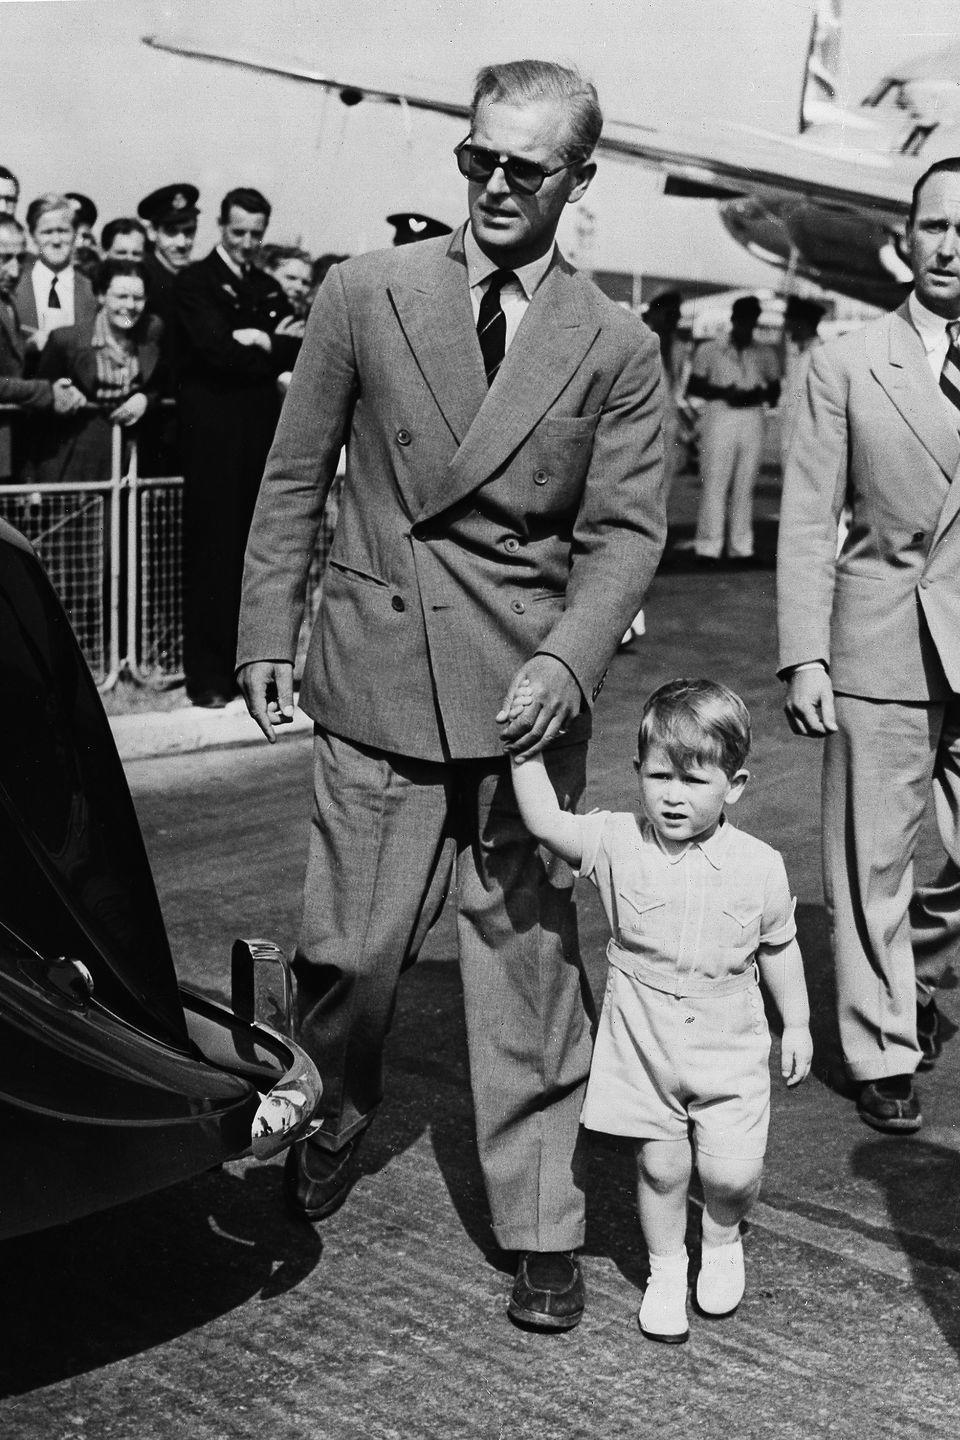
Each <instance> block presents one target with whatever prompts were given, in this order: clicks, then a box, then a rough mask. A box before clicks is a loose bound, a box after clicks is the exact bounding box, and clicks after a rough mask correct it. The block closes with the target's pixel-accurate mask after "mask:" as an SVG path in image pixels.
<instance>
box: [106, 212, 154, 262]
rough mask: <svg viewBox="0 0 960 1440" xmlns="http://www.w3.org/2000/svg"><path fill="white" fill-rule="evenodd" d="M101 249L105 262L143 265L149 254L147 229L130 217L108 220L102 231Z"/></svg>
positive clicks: (121, 216) (120, 216)
mask: <svg viewBox="0 0 960 1440" xmlns="http://www.w3.org/2000/svg"><path fill="white" fill-rule="evenodd" d="M100 249H101V251H102V252H103V258H104V260H136V261H137V262H138V263H141V262H142V261H143V260H144V258H145V256H146V253H147V232H146V228H145V227H144V226H143V225H141V223H140V221H139V220H134V219H133V218H132V217H131V216H129V215H118V216H117V218H116V220H108V221H107V223H106V225H104V227H103V229H102V230H101V231H100Z"/></svg>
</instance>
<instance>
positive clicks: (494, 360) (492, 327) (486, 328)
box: [477, 270, 517, 385]
mask: <svg viewBox="0 0 960 1440" xmlns="http://www.w3.org/2000/svg"><path fill="white" fill-rule="evenodd" d="M516 278H517V277H516V275H514V273H513V271H512V270H494V272H493V274H492V275H491V276H490V282H489V284H488V285H487V288H486V290H485V291H484V292H483V298H482V299H481V301H480V313H479V315H478V316H477V339H478V340H479V341H480V353H481V355H482V356H483V368H484V370H485V371H486V372H487V384H488V385H492V384H493V378H494V376H495V375H496V373H497V371H498V370H499V369H500V366H501V365H502V364H503V357H504V354H505V353H506V348H507V317H506V315H504V313H503V310H502V309H501V306H500V291H501V290H502V289H503V287H504V285H509V283H510V281H511V280H516Z"/></svg>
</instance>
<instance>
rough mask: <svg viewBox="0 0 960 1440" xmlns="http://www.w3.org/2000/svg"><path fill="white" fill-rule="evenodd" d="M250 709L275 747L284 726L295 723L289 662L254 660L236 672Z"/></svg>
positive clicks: (291, 673) (291, 671)
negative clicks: (280, 730) (280, 728)
mask: <svg viewBox="0 0 960 1440" xmlns="http://www.w3.org/2000/svg"><path fill="white" fill-rule="evenodd" d="M237 681H238V683H239V685H240V689H241V690H242V691H243V698H244V700H245V701H246V704H247V709H248V710H249V711H250V714H251V716H252V717H253V719H254V720H256V722H257V724H258V725H259V726H260V729H261V730H262V731H263V733H264V735H266V737H267V739H268V740H269V741H270V744H271V745H273V744H274V742H275V741H276V738H277V730H278V729H279V727H280V726H281V725H290V724H291V723H292V721H293V666H292V665H291V663H290V661H289V660H252V661H251V662H250V664H249V665H244V666H243V667H242V668H241V669H240V670H239V671H238V672H237Z"/></svg>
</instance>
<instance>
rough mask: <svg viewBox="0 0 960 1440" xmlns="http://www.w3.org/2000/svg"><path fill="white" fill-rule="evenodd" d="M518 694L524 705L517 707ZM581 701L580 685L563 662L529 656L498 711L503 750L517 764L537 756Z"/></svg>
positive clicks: (543, 656)
mask: <svg viewBox="0 0 960 1440" xmlns="http://www.w3.org/2000/svg"><path fill="white" fill-rule="evenodd" d="M521 695H522V698H523V700H524V704H523V705H522V706H518V705H517V703H516V702H517V699H518V697H519V696H521ZM528 696H529V698H527V697H528ZM581 699H582V696H581V694H580V686H579V685H578V684H577V682H576V680H575V679H574V678H573V675H572V674H571V673H570V671H569V670H568V669H567V667H566V665H564V663H563V661H562V660H558V659H557V658H556V656H554V655H534V656H532V657H531V658H530V659H529V660H528V661H527V663H526V664H525V665H524V666H523V667H522V669H521V670H519V671H518V672H517V674H516V675H515V676H514V677H513V680H512V681H511V682H510V688H509V689H508V690H507V693H506V695H505V696H504V697H503V701H502V703H501V706H500V709H499V711H498V712H497V717H496V718H497V724H498V725H499V726H500V739H501V742H502V744H503V748H504V749H505V750H508V751H509V752H510V754H511V755H513V756H514V758H515V759H516V760H517V761H520V760H522V759H526V758H527V757H529V756H530V755H539V754H540V752H541V751H542V750H545V749H546V748H547V746H548V745H549V744H550V743H551V741H552V740H554V739H556V737H557V736H558V735H562V734H563V732H564V730H565V729H566V728H567V726H568V725H569V723H570V721H571V720H573V719H575V718H576V716H577V715H579V713H580V702H581Z"/></svg>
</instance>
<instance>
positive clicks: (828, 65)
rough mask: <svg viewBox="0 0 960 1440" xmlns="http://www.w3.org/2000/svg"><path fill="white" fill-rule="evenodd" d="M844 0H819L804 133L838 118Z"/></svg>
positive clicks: (803, 104) (803, 101)
mask: <svg viewBox="0 0 960 1440" xmlns="http://www.w3.org/2000/svg"><path fill="white" fill-rule="evenodd" d="M840 5H841V0H815V3H814V8H813V24H812V25H811V27H810V45H809V47H808V49H807V64H806V69H805V71H804V76H803V91H802V92H801V95H800V134H801V135H802V134H803V132H804V131H805V130H808V129H809V128H810V126H811V125H817V124H822V123H823V122H824V121H828V120H832V119H835V118H836V112H837V110H838V109H839V108H840V98H839V97H840V66H841V64H842V52H841V47H842V43H843V34H842V21H841V18H840Z"/></svg>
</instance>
